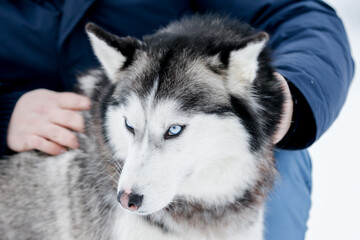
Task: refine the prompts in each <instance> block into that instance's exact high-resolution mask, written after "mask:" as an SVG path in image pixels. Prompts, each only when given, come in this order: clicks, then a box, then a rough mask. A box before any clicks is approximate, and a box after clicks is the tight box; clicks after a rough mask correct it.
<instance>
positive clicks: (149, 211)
mask: <svg viewBox="0 0 360 240" xmlns="http://www.w3.org/2000/svg"><path fill="white" fill-rule="evenodd" d="M165 207H166V206H165ZM165 207H161V208H158V209H144V210H143V209H139V210H136V211H130V210H128V209H125V208H123V207H121V208H122V209H123V210H124V211H126V212H129V213H131V214H135V215H140V216H147V215H150V214H154V213H158V212H160V211H161V210H163V209H164V208H165Z"/></svg>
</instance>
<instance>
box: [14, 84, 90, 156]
mask: <svg viewBox="0 0 360 240" xmlns="http://www.w3.org/2000/svg"><path fill="white" fill-rule="evenodd" d="M90 105H91V101H90V99H89V98H87V97H85V96H82V95H78V94H75V93H70V92H64V93H58V92H54V91H50V90H45V89H38V90H33V91H30V92H28V93H26V94H24V95H23V96H22V97H21V98H20V99H19V100H18V102H17V103H16V105H15V108H14V111H13V113H12V115H11V118H10V123H9V128H8V134H7V145H8V147H9V148H10V149H11V150H13V151H16V152H23V151H28V150H32V149H36V150H39V151H42V152H45V153H48V154H51V155H57V154H60V153H62V152H64V151H66V147H69V148H72V149H76V148H78V147H79V143H78V141H77V138H76V136H75V134H74V133H72V132H71V131H70V130H74V131H77V132H83V131H84V120H83V117H82V115H81V114H80V113H78V112H76V111H82V110H87V109H89V108H90Z"/></svg>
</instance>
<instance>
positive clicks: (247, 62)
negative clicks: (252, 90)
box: [227, 39, 267, 96]
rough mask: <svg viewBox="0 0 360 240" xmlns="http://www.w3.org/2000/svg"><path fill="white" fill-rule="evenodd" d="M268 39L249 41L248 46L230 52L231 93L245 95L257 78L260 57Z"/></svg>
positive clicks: (228, 86)
mask: <svg viewBox="0 0 360 240" xmlns="http://www.w3.org/2000/svg"><path fill="white" fill-rule="evenodd" d="M266 41H267V39H266V40H263V41H260V42H252V43H249V44H248V45H247V46H246V47H244V48H242V49H239V50H236V51H233V52H231V53H230V61H229V71H228V81H227V88H228V89H229V91H230V92H231V93H234V94H238V95H243V96H244V95H245V96H246V94H247V92H248V88H249V86H250V85H251V83H252V82H253V81H254V79H255V78H256V72H257V70H258V61H257V59H258V57H259V54H260V53H261V51H262V50H263V48H264V47H265V44H266Z"/></svg>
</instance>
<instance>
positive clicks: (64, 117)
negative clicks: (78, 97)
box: [50, 109, 84, 132]
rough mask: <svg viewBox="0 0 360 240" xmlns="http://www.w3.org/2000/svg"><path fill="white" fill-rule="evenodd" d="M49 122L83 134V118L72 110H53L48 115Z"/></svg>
mask: <svg viewBox="0 0 360 240" xmlns="http://www.w3.org/2000/svg"><path fill="white" fill-rule="evenodd" d="M50 121H51V122H52V123H55V124H57V125H60V126H63V127H66V128H69V129H71V130H74V131H77V132H84V118H83V116H82V115H81V114H80V113H78V112H75V111H72V110H63V109H57V110H54V111H52V112H51V113H50Z"/></svg>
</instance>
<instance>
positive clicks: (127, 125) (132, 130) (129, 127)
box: [125, 118, 135, 134]
mask: <svg viewBox="0 0 360 240" xmlns="http://www.w3.org/2000/svg"><path fill="white" fill-rule="evenodd" d="M125 126H126V128H127V130H129V131H130V132H131V133H132V134H135V130H134V127H133V126H132V125H131V124H130V123H129V122H128V120H127V119H126V118H125Z"/></svg>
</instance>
